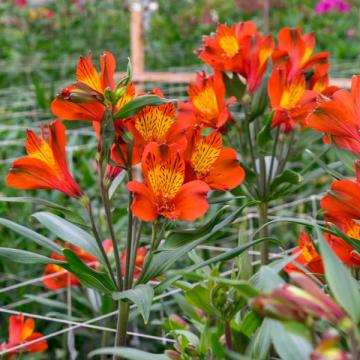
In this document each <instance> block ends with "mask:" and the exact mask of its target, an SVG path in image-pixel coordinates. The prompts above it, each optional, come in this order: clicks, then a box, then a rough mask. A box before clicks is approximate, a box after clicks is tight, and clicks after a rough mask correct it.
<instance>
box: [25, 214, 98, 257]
mask: <svg viewBox="0 0 360 360" xmlns="http://www.w3.org/2000/svg"><path fill="white" fill-rule="evenodd" d="M32 216H33V217H34V218H35V219H37V220H38V221H39V222H40V223H41V224H42V225H44V226H45V227H46V228H47V229H48V230H50V231H51V232H52V233H54V234H55V235H56V236H58V237H59V238H60V239H62V240H64V241H66V242H68V243H70V244H72V245H74V246H77V247H79V248H80V249H82V250H85V251H86V252H88V253H89V254H91V255H93V256H95V257H96V258H97V259H98V260H99V261H100V262H102V263H104V258H103V256H102V253H101V251H100V249H99V248H98V246H97V244H96V241H95V239H94V238H93V237H92V236H91V235H90V234H88V233H87V232H86V231H84V230H83V229H81V228H79V227H78V226H75V225H74V224H73V223H71V222H70V221H67V220H65V219H63V218H61V217H60V216H57V215H54V214H51V213H49V212H37V213H35V214H33V215H32Z"/></svg>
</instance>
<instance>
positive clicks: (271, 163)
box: [267, 126, 280, 184]
mask: <svg viewBox="0 0 360 360" xmlns="http://www.w3.org/2000/svg"><path fill="white" fill-rule="evenodd" d="M279 136H280V126H278V127H277V129H276V135H275V141H274V144H273V148H272V154H271V162H270V170H269V174H268V179H267V183H268V184H270V182H271V180H272V172H273V168H274V162H275V155H276V148H277V144H278V142H279Z"/></svg>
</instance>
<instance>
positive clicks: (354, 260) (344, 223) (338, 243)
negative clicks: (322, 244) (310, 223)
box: [324, 218, 360, 267]
mask: <svg viewBox="0 0 360 360" xmlns="http://www.w3.org/2000/svg"><path fill="white" fill-rule="evenodd" d="M334 222H335V225H337V226H338V227H339V228H340V229H341V230H342V231H343V232H344V234H346V235H347V236H348V237H351V238H353V239H356V240H358V241H360V225H359V224H358V223H357V222H356V221H353V220H351V219H346V218H343V219H338V220H336V221H334ZM324 237H325V239H326V241H327V242H328V244H329V245H330V247H331V249H332V250H333V251H334V253H335V254H336V255H337V256H338V258H339V259H340V260H341V261H342V262H343V263H344V264H346V265H348V266H354V267H360V254H359V253H358V252H356V251H355V250H354V249H353V248H352V246H351V245H350V244H348V243H347V242H346V241H344V240H343V239H341V238H340V237H337V236H335V235H331V234H327V233H324Z"/></svg>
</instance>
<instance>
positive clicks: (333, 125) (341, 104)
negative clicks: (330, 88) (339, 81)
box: [308, 75, 360, 155]
mask: <svg viewBox="0 0 360 360" xmlns="http://www.w3.org/2000/svg"><path fill="white" fill-rule="evenodd" d="M308 123H309V126H310V127H311V128H313V129H315V130H317V131H322V132H324V133H325V134H326V136H325V138H324V140H325V141H326V142H327V143H330V141H331V139H332V140H334V142H335V144H336V145H337V146H339V147H341V148H344V149H346V150H350V151H352V152H354V153H356V154H358V155H359V154H360V76H359V75H358V76H353V78H352V82H351V92H348V91H346V90H338V91H336V92H335V93H334V94H333V95H332V100H331V101H326V102H322V103H320V104H319V105H318V106H317V108H316V110H315V111H314V113H313V114H312V115H311V116H310V117H309V121H308ZM330 136H331V139H330Z"/></svg>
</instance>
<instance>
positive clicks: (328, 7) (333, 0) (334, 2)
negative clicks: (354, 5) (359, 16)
mask: <svg viewBox="0 0 360 360" xmlns="http://www.w3.org/2000/svg"><path fill="white" fill-rule="evenodd" d="M350 10H351V5H350V4H349V3H348V2H346V1H345V0H320V1H319V2H318V3H317V4H316V6H315V14H317V15H321V14H325V13H328V12H330V11H337V12H342V13H346V12H349V11H350Z"/></svg>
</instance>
